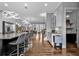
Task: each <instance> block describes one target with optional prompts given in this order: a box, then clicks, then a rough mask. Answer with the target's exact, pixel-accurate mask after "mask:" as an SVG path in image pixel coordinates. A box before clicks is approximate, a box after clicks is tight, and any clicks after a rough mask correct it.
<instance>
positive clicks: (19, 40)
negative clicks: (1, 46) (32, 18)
mask: <svg viewBox="0 0 79 59" xmlns="http://www.w3.org/2000/svg"><path fill="white" fill-rule="evenodd" d="M25 38H26V34H22V35H21V36H19V37H18V39H17V40H16V41H12V42H10V43H9V45H11V46H16V47H17V49H14V50H13V51H11V52H10V53H9V55H10V56H11V55H15V54H17V56H19V50H20V48H24V46H20V45H21V44H23V43H24V42H25ZM23 45H24V44H23ZM15 51H17V53H14V52H15Z"/></svg>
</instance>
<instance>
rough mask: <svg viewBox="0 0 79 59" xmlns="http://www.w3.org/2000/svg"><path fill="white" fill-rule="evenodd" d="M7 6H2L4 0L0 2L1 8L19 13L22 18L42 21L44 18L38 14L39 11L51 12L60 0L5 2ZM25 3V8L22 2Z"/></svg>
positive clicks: (34, 21)
mask: <svg viewBox="0 0 79 59" xmlns="http://www.w3.org/2000/svg"><path fill="white" fill-rule="evenodd" d="M5 3H7V4H8V7H6V6H4V2H0V9H1V10H9V11H14V12H16V13H19V15H20V16H21V17H22V18H23V19H24V18H26V19H27V18H29V19H30V20H28V21H30V22H33V23H36V22H37V23H41V22H44V20H45V18H44V17H41V16H40V13H44V12H48V13H52V12H53V11H54V9H55V8H56V7H57V5H58V4H59V3H60V2H5ZM25 3H27V9H25V7H24V4H25ZM45 3H47V4H48V6H47V7H45V6H44V4H45Z"/></svg>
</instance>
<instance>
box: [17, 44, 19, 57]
mask: <svg viewBox="0 0 79 59" xmlns="http://www.w3.org/2000/svg"><path fill="white" fill-rule="evenodd" d="M17 56H19V44H18V45H17Z"/></svg>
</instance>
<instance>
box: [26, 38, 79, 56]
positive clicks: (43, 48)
mask: <svg viewBox="0 0 79 59" xmlns="http://www.w3.org/2000/svg"><path fill="white" fill-rule="evenodd" d="M70 46H71V45H70ZM78 50H79V49H78V48H67V49H62V50H60V49H57V50H56V49H54V48H53V47H52V46H51V45H50V44H49V42H48V41H41V39H39V38H35V37H33V39H32V47H31V48H30V49H29V50H28V51H27V52H26V53H25V55H26V56H78V55H79V52H78Z"/></svg>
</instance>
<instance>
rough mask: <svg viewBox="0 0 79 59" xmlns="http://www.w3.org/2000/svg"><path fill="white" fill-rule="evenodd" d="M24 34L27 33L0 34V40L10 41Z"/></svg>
mask: <svg viewBox="0 0 79 59" xmlns="http://www.w3.org/2000/svg"><path fill="white" fill-rule="evenodd" d="M24 33H27V32H21V33H10V34H0V40H2V39H12V38H15V37H18V36H20V35H22V34H24Z"/></svg>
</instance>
